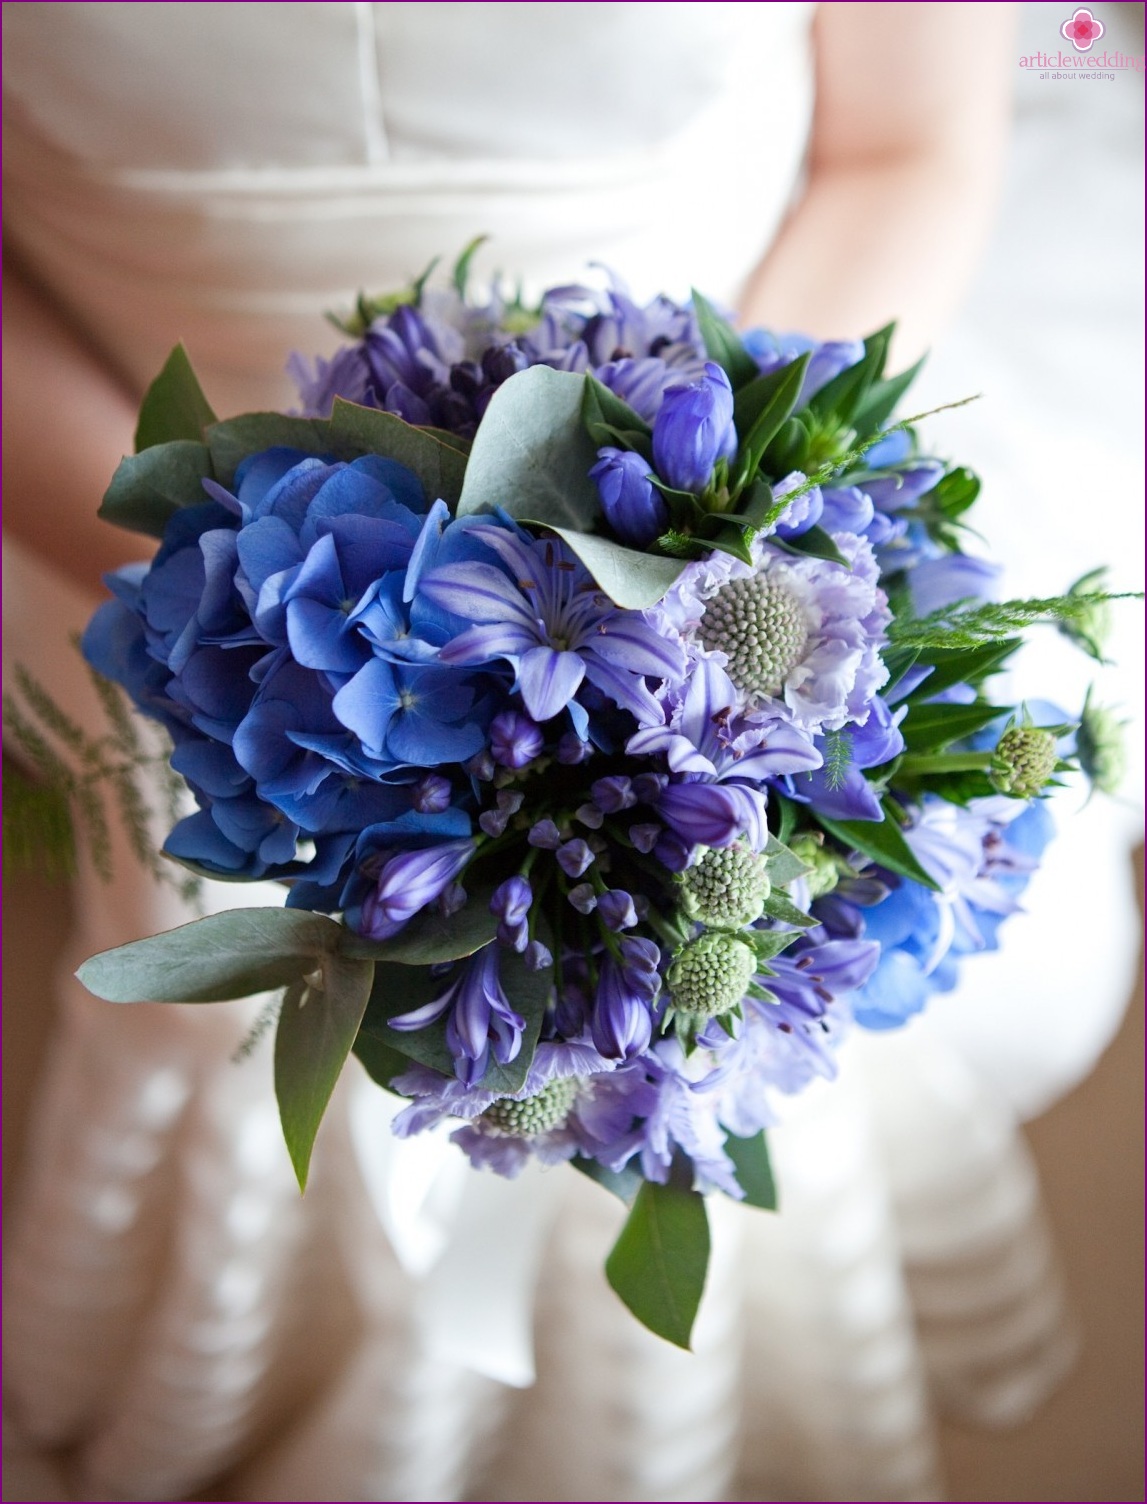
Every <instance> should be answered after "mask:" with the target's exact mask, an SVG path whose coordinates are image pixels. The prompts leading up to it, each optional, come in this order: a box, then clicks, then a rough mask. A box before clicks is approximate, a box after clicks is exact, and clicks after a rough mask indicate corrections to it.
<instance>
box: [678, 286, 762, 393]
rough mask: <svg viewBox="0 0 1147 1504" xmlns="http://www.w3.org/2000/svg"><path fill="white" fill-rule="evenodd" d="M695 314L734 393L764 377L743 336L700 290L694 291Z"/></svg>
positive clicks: (711, 355)
mask: <svg viewBox="0 0 1147 1504" xmlns="http://www.w3.org/2000/svg"><path fill="white" fill-rule="evenodd" d="M693 311H694V313H695V314H696V315H697V326H698V328H699V329H700V331H701V338H702V340H703V341H704V344H705V350H706V353H707V354H708V356H709V359H710V360H714V361H716V363H717V364H718V365H719V366H720V367H721V369H722V370H723V371H724V372H725V374H726V376H728V378H729V381H730V383H731V385H732V387H733V390H734V391H737V390H738V389H739V388H740V387H743V386H746V385H747V384H748V383H749V382H750V381H752V380H754V379H755V378H756V377H757V376H758V375H759V374H760V372H759V371H758V368H757V362H756V361H755V360H754V359H753V357H752V356H751V355H750V354H749V352H748V351H747V350H746V349H745V347H744V345H743V344H742V343H741V337H740V335H739V334H738V333H737V331H736V330H735V329H734V328H733V326H732V325H731V324H728V323H726V321H725V320H724V319H723V318H722V317H721V316H720V314H719V313H718V312H717V310H716V309H715V308H714V307H713V305H712V303H710V302H709V300H708V298H705V297H702V295H701V294H700V293H699V292H698V291H697V289H696V288H694V289H693Z"/></svg>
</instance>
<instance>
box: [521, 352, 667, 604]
mask: <svg viewBox="0 0 1147 1504" xmlns="http://www.w3.org/2000/svg"><path fill="white" fill-rule="evenodd" d="M538 369H539V370H540V369H541V367H538ZM528 520H529V521H531V522H534V523H536V524H537V525H538V526H539V527H548V528H549V529H550V531H551V532H554V533H557V535H558V537H559V538H561V539H562V540H563V542H565V543H567V544H568V545H569V547H570V548H571V549H572V551H573V552H574V553H575V554H576V555H577V556H578V558H579V559H580V560H581V561H582V563H583V564H584V565H585V567H586V568H587V569H588V570H589V572H590V574H591V575H593V577H594V579H595V580H596V581H597V583H598V584H599V585H600V586H601V588H602V591H603V592H604V593H605V594H606V595H608V596H609V598H610V600H612V601H614V602H616V604H617V605H619V606H625V607H627V608H628V609H629V610H632V611H643V610H645V609H646V608H647V607H649V606H652V605H655V604H656V603H657V602H658V601H659V600H660V599H661V597H662V596H663V595H664V594H665V592H666V591H667V590H668V589H669V587H670V586H671V585H673V584H674V583H675V582H676V581H677V579H678V577H679V576H680V574H681V572H682V570H683V569H684V568H685V566H686V564H687V563H688V562H689V561H688V560H687V559H666V558H663V557H661V556H660V555H659V554H640V553H638V552H637V550H636V549H634V548H626V547H625V546H624V544H621V543H615V542H614V541H613V539H612V538H599V537H598V536H597V535H596V534H595V533H579V532H573V531H571V530H570V529H569V528H564V527H556V526H555V525H554V524H553V523H552V522H544V521H541V520H539V519H537V518H529V519H528Z"/></svg>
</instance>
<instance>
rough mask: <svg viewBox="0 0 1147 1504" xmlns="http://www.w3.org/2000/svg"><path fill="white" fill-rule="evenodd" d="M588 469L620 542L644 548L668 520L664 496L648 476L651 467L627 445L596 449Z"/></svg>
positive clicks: (667, 509) (609, 521) (666, 524)
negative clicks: (596, 454) (623, 447)
mask: <svg viewBox="0 0 1147 1504" xmlns="http://www.w3.org/2000/svg"><path fill="white" fill-rule="evenodd" d="M597 452H598V462H597V464H596V465H595V466H594V467H593V469H592V470H591V471H590V472H589V474H590V479H591V480H592V481H593V482H594V483H595V484H596V486H597V494H598V495H599V496H600V497H601V509H602V511H603V512H604V513H605V520H606V522H607V523H608V524H609V526H610V527H611V528H612V530H613V531H614V532H615V533H616V534H617V536H618V537H619V538H620V539H621V541H622V542H623V543H628V544H630V545H632V547H634V548H645V547H647V546H648V545H649V544H650V543H652V542H653V540H654V538H656V537H657V536H658V535H659V534H660V533H663V532H664V531H665V529H666V527H667V526H668V523H669V508H668V507H667V506H666V505H665V498H664V497H663V496H662V495H661V493H660V491H658V490H657V488H656V486H654V485H653V483H652V481H651V480H650V475H651V474H652V471H651V470H650V468H649V465H648V463H647V462H646V461H645V460H644V459H643V458H642V457H641V455H639V454H635V453H634V452H633V451H632V450H630V449H614V448H610V447H606V448H603V449H599V450H598V451H597Z"/></svg>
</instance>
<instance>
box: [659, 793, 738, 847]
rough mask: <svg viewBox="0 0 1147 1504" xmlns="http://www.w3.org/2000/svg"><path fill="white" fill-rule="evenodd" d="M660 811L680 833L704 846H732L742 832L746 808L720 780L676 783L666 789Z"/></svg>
mask: <svg viewBox="0 0 1147 1504" xmlns="http://www.w3.org/2000/svg"><path fill="white" fill-rule="evenodd" d="M657 811H658V813H659V814H660V815H661V816H662V818H663V819H664V820H665V821H666V823H667V824H669V825H671V826H672V827H673V829H674V830H675V831H676V832H677V834H678V835H679V836H682V837H683V838H684V839H685V840H687V841H689V842H692V843H697V844H700V845H702V846H731V845H732V843H733V842H734V841H735V840H736V838H737V836H738V835H739V834H740V832H741V826H742V819H743V817H742V811H741V809H740V807H739V804H738V801H737V799H736V798H735V796H734V794H733V792H732V790H731V789H729V788H727V787H726V786H724V785H723V784H720V783H675V784H671V785H670V787H669V788H667V789H665V790H663V792H662V794H661V798H660V799H659V800H658V802H657Z"/></svg>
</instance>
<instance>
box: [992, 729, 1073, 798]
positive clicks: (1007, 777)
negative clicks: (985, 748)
mask: <svg viewBox="0 0 1147 1504" xmlns="http://www.w3.org/2000/svg"><path fill="white" fill-rule="evenodd" d="M1057 755H1058V754H1057V753H1056V747H1055V737H1054V735H1053V734H1052V733H1051V732H1050V731H1041V730H1040V729H1039V727H1038V726H1012V727H1011V728H1010V729H1009V730H1007V731H1005V732H1004V734H1003V736H1001V737H1000V740H999V742H998V743H997V745H996V758H997V760H998V763H999V764H1000V766H997V768H996V770H995V772H994V781H995V785H996V787H997V788H998V789H999V791H1000V793H1001V794H1015V795H1016V796H1017V797H1018V798H1020V799H1034V798H1035V796H1036V795H1037V794H1038V793H1039V792H1040V790H1041V789H1042V788H1043V786H1044V784H1045V783H1046V782H1047V781H1048V779H1049V778H1050V777H1051V775H1052V774H1053V773H1054V772H1055V764H1056V759H1057Z"/></svg>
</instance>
